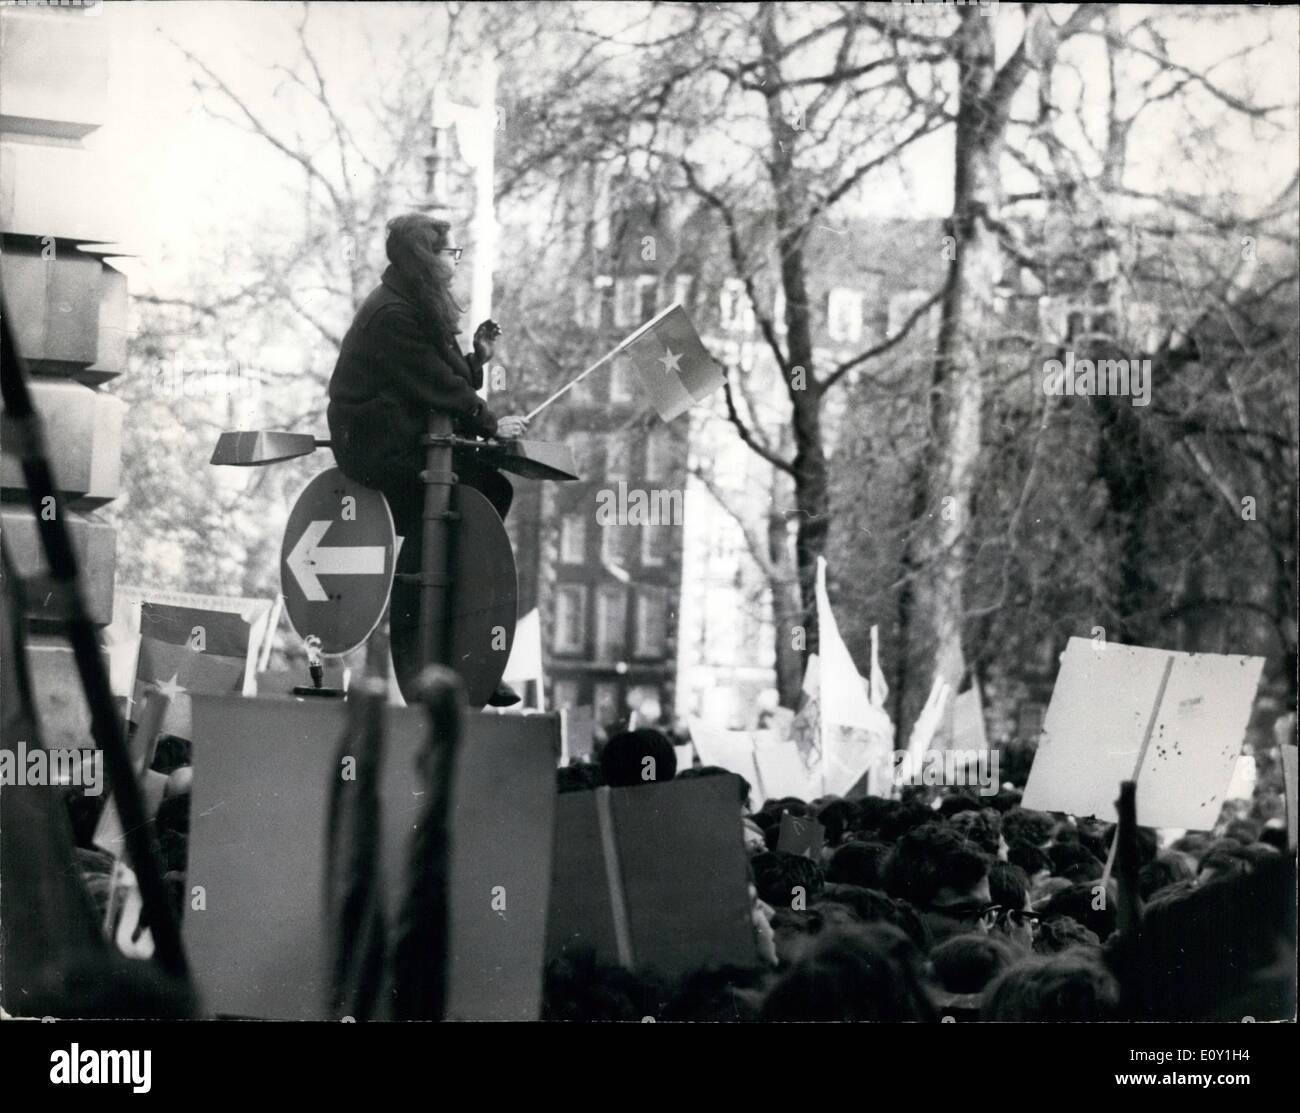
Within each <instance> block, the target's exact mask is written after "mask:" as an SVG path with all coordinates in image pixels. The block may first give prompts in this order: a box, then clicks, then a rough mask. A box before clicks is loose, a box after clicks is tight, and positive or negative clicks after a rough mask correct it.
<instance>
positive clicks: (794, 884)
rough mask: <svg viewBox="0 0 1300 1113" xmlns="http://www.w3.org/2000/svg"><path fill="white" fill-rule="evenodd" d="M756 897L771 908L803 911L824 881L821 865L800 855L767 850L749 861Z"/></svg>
mask: <svg viewBox="0 0 1300 1113" xmlns="http://www.w3.org/2000/svg"><path fill="white" fill-rule="evenodd" d="M749 864H750V868H751V869H752V870H753V873H754V886H755V888H756V889H757V890H758V898H759V900H761V901H764V902H765V903H767V904H770V905H771V906H772V907H773V908H774V909H777V910H780V909H782V908H792V909H794V910H795V911H803V910H804V909H806V908H807V907H808V906H809V905H810V904H811V903H812V902H813V900H814V898H815V897H816V896H817V895H818V894H819V893H820V892H821V890H822V885H823V884H824V883H825V875H824V874H823V872H822V868H821V866H820V865H818V864H817V863H816V862H814V861H813V860H812V859H811V858H805V857H804V856H803V855H801V854H787V853H786V852H785V851H783V850H768V851H765V852H764V853H762V854H755V855H754V856H753V857H752V858H751V859H750V860H749Z"/></svg>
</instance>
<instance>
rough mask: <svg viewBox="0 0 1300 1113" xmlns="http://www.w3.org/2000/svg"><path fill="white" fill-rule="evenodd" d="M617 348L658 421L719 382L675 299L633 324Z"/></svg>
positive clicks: (689, 404) (706, 393) (678, 412)
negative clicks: (643, 321)
mask: <svg viewBox="0 0 1300 1113" xmlns="http://www.w3.org/2000/svg"><path fill="white" fill-rule="evenodd" d="M619 350H620V352H621V353H622V357H623V358H624V359H627V360H629V361H630V362H631V363H632V366H633V367H634V368H635V377H636V380H637V381H638V382H639V383H640V384H641V385H642V387H644V388H645V390H646V392H647V393H648V394H649V396H650V404H651V405H652V406H654V408H655V410H656V412H657V413H658V414H659V416H660V417H661V418H662V419H663V420H664V421H672V420H673V418H675V417H679V416H681V415H682V414H684V413H685V412H686V411H687V410H689V409H690V408H691V407H692V406H693V405H695V403H696V402H699V401H702V400H703V399H704V398H707V397H708V396H709V395H710V394H712V393H713V392H714V391H715V390H717V389H718V387H720V386H721V385H722V382H723V374H722V368H721V366H720V365H719V364H718V362H717V360H715V359H714V358H713V357H712V356H711V355H709V353H708V351H707V350H706V349H705V347H704V344H703V342H702V341H701V340H700V337H699V334H698V333H697V332H696V331H695V326H694V325H693V324H691V319H690V317H688V316H687V315H686V310H685V309H683V308H682V307H681V306H680V305H679V304H677V303H676V302H674V303H673V304H672V305H670V306H669V307H668V308H667V309H665V310H664V311H663V312H662V313H660V314H659V315H658V316H656V317H653V318H651V319H650V320H649V321H647V322H646V323H645V324H644V325H642V326H641V327H640V328H639V329H637V330H636V332H634V333H633V334H632V335H631V336H629V337H628V338H627V339H626V340H624V341H623V343H622V344H620V345H619Z"/></svg>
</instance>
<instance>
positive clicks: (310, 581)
mask: <svg viewBox="0 0 1300 1113" xmlns="http://www.w3.org/2000/svg"><path fill="white" fill-rule="evenodd" d="M333 524H334V523H333V522H330V521H328V520H327V521H317V520H313V521H312V522H311V524H310V525H308V526H307V528H306V529H305V530H303V534H302V536H301V537H300V538H298V543H297V544H296V545H294V547H293V551H292V552H291V553H290V554H289V558H288V560H287V561H286V563H287V564H288V565H289V571H290V572H292V573H293V578H294V579H295V580H297V581H298V586H299V587H300V588H301V589H302V593H303V595H304V596H306V598H307V599H308V600H310V601H311V602H313V603H327V602H329V595H327V594H326V592H325V589H324V588H323V587H321V585H320V580H319V579H317V577H318V576H374V575H380V576H381V575H383V572H384V547H383V546H382V545H352V546H348V545H341V546H337V547H335V548H330V549H326V548H323V547H322V546H321V541H322V540H323V539H324V537H325V531H326V530H327V529H329V528H330V526H331V525H333Z"/></svg>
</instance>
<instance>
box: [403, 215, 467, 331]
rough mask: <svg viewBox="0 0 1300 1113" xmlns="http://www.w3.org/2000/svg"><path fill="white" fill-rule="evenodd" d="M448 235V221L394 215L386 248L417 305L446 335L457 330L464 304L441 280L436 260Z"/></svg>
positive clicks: (448, 237)
mask: <svg viewBox="0 0 1300 1113" xmlns="http://www.w3.org/2000/svg"><path fill="white" fill-rule="evenodd" d="M450 238H451V225H450V224H448V223H447V222H446V221H445V220H434V219H433V218H432V217H428V216H423V215H421V214H420V213H407V214H406V215H405V216H396V217H394V218H393V219H392V220H390V221H389V222H388V239H387V242H386V243H385V245H384V246H385V250H386V251H387V252H388V261H389V262H390V263H392V264H393V266H394V267H396V268H397V272H398V274H400V275H401V276H402V277H403V278H404V279H406V281H407V282H408V283H409V284H410V286H411V288H412V289H413V290H414V292H415V294H416V296H417V297H418V298H419V301H420V305H421V306H422V307H423V308H424V309H425V311H426V312H427V313H429V315H430V316H431V317H432V318H433V319H434V320H435V321H436V322H437V323H438V324H440V325H441V326H442V327H443V328H445V329H446V330H447V333H448V335H449V336H455V335H456V333H458V332H459V331H460V319H461V316H462V315H463V314H464V312H465V308H464V306H462V305H461V304H460V303H459V302H457V301H456V298H455V297H454V296H453V294H452V292H451V287H450V286H449V285H448V284H447V283H445V282H443V281H442V279H441V278H440V277H439V274H438V268H437V267H436V266H435V263H436V261H437V258H438V252H439V251H440V250H441V249H442V248H444V247H446V246H447V242H448V240H449V239H450Z"/></svg>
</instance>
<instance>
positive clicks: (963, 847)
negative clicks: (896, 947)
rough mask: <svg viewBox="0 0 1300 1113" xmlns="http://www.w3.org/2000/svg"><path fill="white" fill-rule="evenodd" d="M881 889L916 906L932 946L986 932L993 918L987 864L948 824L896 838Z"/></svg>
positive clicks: (975, 849) (976, 850)
mask: <svg viewBox="0 0 1300 1113" xmlns="http://www.w3.org/2000/svg"><path fill="white" fill-rule="evenodd" d="M885 887H886V891H887V892H888V893H889V895H890V896H892V897H897V898H900V899H902V900H906V901H908V902H910V903H911V904H912V905H914V906H915V908H916V909H917V911H918V912H919V913H920V914H921V918H922V919H923V920H924V921H925V924H926V927H927V928H928V929H929V931H930V934H931V937H932V938H933V939H934V941H935V942H936V943H937V942H941V941H942V940H944V939H946V938H947V937H948V936H950V935H959V934H961V933H963V932H967V931H977V930H983V931H988V930H989V928H991V927H992V925H993V922H994V920H995V919H996V914H997V909H996V907H995V906H994V904H993V900H992V897H991V896H990V894H989V863H988V859H987V858H986V857H985V855H983V854H982V853H980V851H979V848H978V847H976V846H975V844H974V843H972V842H971V841H970V840H969V839H966V838H963V837H962V836H961V835H960V834H959V833H958V832H956V831H954V830H953V829H952V828H951V827H950V826H948V825H947V824H942V823H931V824H927V825H926V826H924V827H918V828H916V829H915V830H912V831H909V832H908V833H907V834H906V835H904V836H903V837H902V838H901V839H899V841H898V845H897V846H896V847H895V848H894V852H893V854H891V855H890V858H889V861H888V863H887V864H886V868H885Z"/></svg>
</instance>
